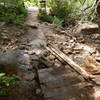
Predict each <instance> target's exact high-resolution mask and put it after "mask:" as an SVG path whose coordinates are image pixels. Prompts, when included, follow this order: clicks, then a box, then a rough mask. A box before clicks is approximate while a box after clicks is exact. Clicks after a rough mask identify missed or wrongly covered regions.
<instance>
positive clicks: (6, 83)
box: [0, 73, 19, 95]
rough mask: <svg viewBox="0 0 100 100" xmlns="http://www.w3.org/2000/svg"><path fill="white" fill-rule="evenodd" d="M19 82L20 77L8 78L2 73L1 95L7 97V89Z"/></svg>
mask: <svg viewBox="0 0 100 100" xmlns="http://www.w3.org/2000/svg"><path fill="white" fill-rule="evenodd" d="M18 81H19V77H18V76H16V75H12V76H7V75H6V74H5V73H0V95H6V94H7V92H8V90H7V88H8V87H10V86H12V85H14V84H15V83H17V82H18Z"/></svg>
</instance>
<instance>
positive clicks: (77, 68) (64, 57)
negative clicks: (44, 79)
mask: <svg viewBox="0 0 100 100" xmlns="http://www.w3.org/2000/svg"><path fill="white" fill-rule="evenodd" d="M46 49H47V50H49V51H50V52H51V53H52V54H53V55H55V56H56V57H57V58H58V59H59V60H60V61H61V62H62V61H64V62H65V63H67V64H69V65H70V67H71V68H72V69H74V70H75V71H76V72H77V73H79V74H80V75H82V76H83V78H84V79H86V80H88V81H91V82H93V83H94V84H96V85H100V77H98V76H96V75H92V74H89V73H88V72H86V71H85V70H84V69H83V68H82V67H81V66H79V65H78V64H76V63H75V62H74V61H73V60H71V59H70V58H69V57H68V56H67V55H65V54H64V53H63V52H61V51H60V50H59V49H57V48H55V47H54V46H53V45H52V44H48V45H47V47H46ZM61 59H62V60H61Z"/></svg>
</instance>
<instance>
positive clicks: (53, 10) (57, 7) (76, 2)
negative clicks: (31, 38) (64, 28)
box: [39, 0, 98, 25]
mask: <svg viewBox="0 0 100 100" xmlns="http://www.w3.org/2000/svg"><path fill="white" fill-rule="evenodd" d="M95 2H96V0H48V1H47V6H48V7H49V8H50V11H49V14H47V12H45V13H44V12H41V11H40V13H39V17H40V18H41V19H42V20H43V21H48V22H51V23H54V24H56V23H57V24H61V25H63V24H66V22H65V21H66V19H70V18H74V19H77V20H82V21H91V22H97V21H98V17H97V15H96V12H95V6H94V5H95ZM55 22H56V23H55ZM67 24H68V23H67Z"/></svg>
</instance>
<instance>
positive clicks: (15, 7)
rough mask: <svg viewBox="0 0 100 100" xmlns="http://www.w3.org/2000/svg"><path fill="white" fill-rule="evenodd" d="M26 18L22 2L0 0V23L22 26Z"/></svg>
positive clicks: (17, 0) (21, 0)
mask: <svg viewBox="0 0 100 100" xmlns="http://www.w3.org/2000/svg"><path fill="white" fill-rule="evenodd" d="M26 16H27V10H26V9H25V7H24V1H23V0H0V21H3V22H6V23H13V24H23V23H24V21H25V17H26Z"/></svg>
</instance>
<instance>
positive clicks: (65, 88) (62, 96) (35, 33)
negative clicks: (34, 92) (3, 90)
mask: <svg viewBox="0 0 100 100" xmlns="http://www.w3.org/2000/svg"><path fill="white" fill-rule="evenodd" d="M29 13H30V15H29V17H28V20H27V24H28V25H29V26H33V27H34V26H36V25H39V26H38V27H37V28H36V29H35V28H30V29H29V31H28V33H29V34H31V35H29V36H32V38H33V40H32V41H31V42H30V43H29V44H30V45H31V49H32V50H33V51H34V52H35V53H36V55H38V56H40V55H43V56H44V54H42V53H43V51H46V50H45V48H44V47H45V46H46V39H47V40H48V42H52V43H54V45H55V46H56V44H57V43H59V44H60V43H61V42H64V41H66V39H67V40H68V43H71V40H70V39H71V38H68V37H66V36H65V35H64V34H58V33H57V34H55V32H56V31H54V30H55V29H54V28H53V27H52V26H50V25H49V26H48V25H46V24H39V21H38V19H37V10H36V9H35V10H34V9H32V8H31V9H30V10H29ZM69 41H70V42H69ZM72 41H75V40H73V39H72ZM66 45H67V44H66ZM62 47H63V45H62ZM46 52H47V51H46ZM46 54H47V53H46ZM47 55H48V54H47ZM50 55H51V54H50ZM33 59H34V58H33ZM51 59H52V58H51ZM41 60H43V59H42V58H41V59H38V61H39V64H38V65H37V66H38V67H39V68H40V69H38V77H39V83H40V86H41V88H42V93H43V94H44V100H99V99H98V97H97V98H96V99H95V96H96V94H95V92H97V91H99V90H97V87H94V86H93V85H92V84H89V83H88V82H86V81H85V80H84V79H83V78H82V77H81V76H80V75H78V74H77V73H75V72H74V71H73V70H72V69H71V68H69V66H68V65H60V66H59V67H57V66H58V65H57V66H55V65H51V66H49V63H48V62H47V64H46V61H48V60H46V61H45V64H46V66H48V67H49V68H46V67H45V66H44V67H43V68H42V64H44V63H43V62H42V64H40V62H41ZM54 63H55V62H54ZM57 64H58V63H57ZM33 65H35V63H33ZM65 66H67V68H65Z"/></svg>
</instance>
